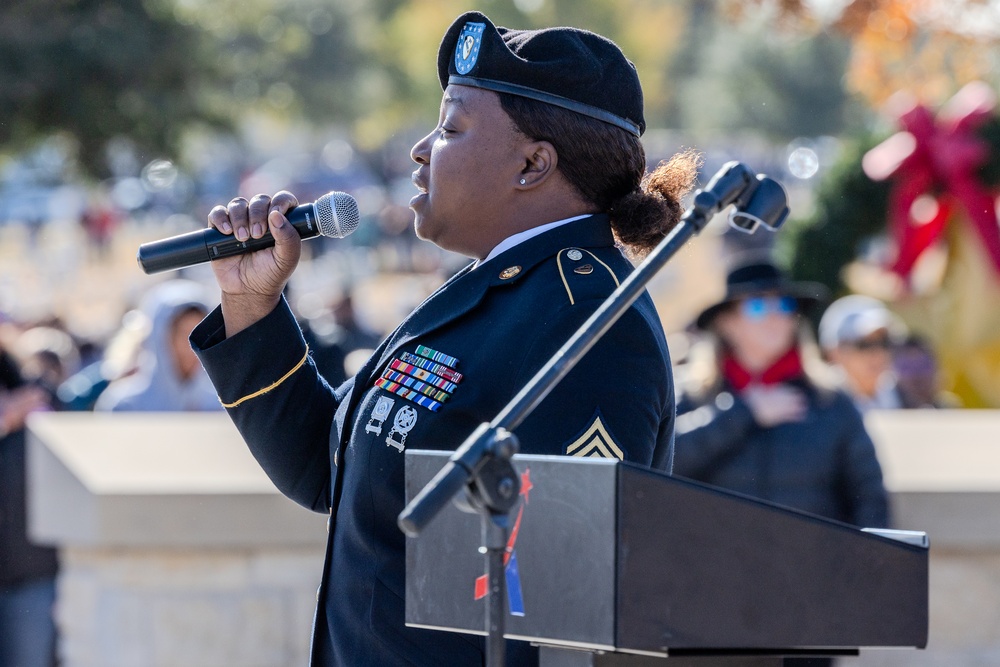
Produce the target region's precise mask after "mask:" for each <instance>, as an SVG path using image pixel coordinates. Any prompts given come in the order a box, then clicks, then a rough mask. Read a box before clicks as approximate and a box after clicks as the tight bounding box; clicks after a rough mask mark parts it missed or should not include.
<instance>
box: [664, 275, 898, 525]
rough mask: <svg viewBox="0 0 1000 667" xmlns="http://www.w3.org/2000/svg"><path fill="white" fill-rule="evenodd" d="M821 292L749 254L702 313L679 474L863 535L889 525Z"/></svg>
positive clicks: (681, 415) (681, 409)
mask: <svg viewBox="0 0 1000 667" xmlns="http://www.w3.org/2000/svg"><path fill="white" fill-rule="evenodd" d="M824 292H825V290H824V289H823V287H822V286H820V285H816V284H811V283H801V282H793V281H790V280H789V279H788V278H787V277H786V276H785V275H784V274H783V273H782V272H781V271H780V270H779V269H778V268H777V267H776V266H775V265H774V264H773V263H772V262H770V261H768V260H766V259H761V258H760V257H750V258H747V257H744V258H743V259H742V261H739V262H738V263H737V264H736V265H735V266H734V267H733V268H732V269H731V270H730V272H729V274H728V276H727V280H726V296H725V298H724V299H722V301H720V302H719V303H717V304H715V305H713V306H711V307H710V308H707V309H706V310H705V311H704V312H702V313H701V315H699V317H698V318H697V321H696V326H697V327H698V328H699V329H701V330H702V331H704V332H705V334H706V336H705V338H706V340H705V343H704V346H705V348H706V349H708V350H709V354H708V355H707V358H705V359H702V360H701V361H700V362H699V360H698V359H697V357H698V355H697V354H693V355H692V361H690V362H689V363H688V364H687V368H686V369H685V370H686V372H687V376H686V377H685V376H684V372H685V371H679V375H680V378H679V379H680V383H679V384H680V385H681V387H682V388H683V394H682V397H681V400H680V403H679V405H678V418H677V430H676V444H675V452H674V470H673V471H674V474H675V475H679V476H683V477H687V478H690V479H694V480H697V481H700V482H704V483H707V484H711V485H714V486H719V487H722V488H725V489H729V490H732V491H738V492H741V493H745V494H748V495H751V496H755V497H757V498H762V499H764V500H769V501H772V502H776V503H779V504H781V505H785V506H788V507H793V508H796V509H799V510H804V511H806V512H810V513H813V514H817V515H819V516H823V517H827V518H830V519H835V520H838V521H843V522H845V523H849V524H852V525H856V526H864V527H885V526H887V525H888V524H889V507H888V499H887V494H886V491H885V487H884V485H883V482H882V471H881V467H880V466H879V463H878V460H877V458H876V456H875V448H874V446H873V444H872V441H871V439H870V438H869V436H868V434H867V432H866V431H865V427H864V422H863V421H862V419H861V415H860V414H859V412H858V410H857V409H856V408H855V406H854V404H853V402H852V401H851V399H850V398H849V397H848V396H847V395H846V394H845V393H844V392H843V391H841V390H839V389H837V388H836V384H835V382H834V381H833V380H832V376H831V375H830V373H829V369H828V368H827V367H826V366H825V365H824V364H823V363H822V362H821V361H820V358H819V353H818V351H817V350H816V345H815V343H814V342H813V341H812V339H811V337H810V333H809V331H808V329H807V327H806V326H805V325H804V323H803V318H802V314H803V313H804V312H805V311H806V310H807V309H808V308H810V307H811V306H813V305H814V304H816V303H817V302H818V301H819V300H820V299H821V298H822V297H823V296H824Z"/></svg>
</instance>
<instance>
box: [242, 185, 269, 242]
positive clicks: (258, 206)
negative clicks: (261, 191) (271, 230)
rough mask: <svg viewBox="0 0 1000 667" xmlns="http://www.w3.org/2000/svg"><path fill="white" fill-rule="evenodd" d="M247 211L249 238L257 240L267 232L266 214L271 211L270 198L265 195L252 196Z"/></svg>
mask: <svg viewBox="0 0 1000 667" xmlns="http://www.w3.org/2000/svg"><path fill="white" fill-rule="evenodd" d="M247 209H248V210H247V213H248V218H249V222H250V236H252V237H254V238H255V239H259V238H260V237H261V236H263V235H264V232H266V231H267V213H268V211H269V210H270V209H271V198H270V197H268V196H267V195H254V196H253V197H252V198H251V199H250V203H249V205H248V207H247Z"/></svg>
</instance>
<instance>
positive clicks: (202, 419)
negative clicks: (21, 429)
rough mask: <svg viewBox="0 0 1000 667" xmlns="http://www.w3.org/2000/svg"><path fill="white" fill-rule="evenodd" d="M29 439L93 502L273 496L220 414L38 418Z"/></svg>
mask: <svg viewBox="0 0 1000 667" xmlns="http://www.w3.org/2000/svg"><path fill="white" fill-rule="evenodd" d="M28 430H29V433H30V437H32V438H34V439H35V440H38V441H40V442H41V443H42V444H43V445H44V446H45V447H46V448H47V449H49V450H50V451H51V452H52V454H53V455H54V456H56V457H57V458H58V459H59V460H60V461H61V462H62V464H63V465H64V466H65V467H66V468H67V469H68V470H69V471H70V472H71V473H72V474H73V475H74V476H75V477H76V478H77V479H78V480H80V482H81V483H82V484H83V485H84V486H86V487H87V488H88V489H90V490H91V491H92V492H94V493H101V494H172V493H177V494H220V493H222V494H232V493H237V494H239V493H247V494H277V493H278V491H277V490H276V489H275V488H274V485H272V484H271V482H270V480H268V479H267V477H266V476H265V474H264V472H263V471H262V470H261V469H260V466H259V465H258V464H257V462H256V461H255V460H254V459H253V456H252V455H251V454H250V452H249V451H248V450H247V447H246V445H245V444H244V443H243V440H242V438H241V437H240V434H239V432H238V431H237V430H236V427H235V426H233V423H232V422H231V421H230V420H229V417H228V416H227V415H226V414H224V413H221V412H220V413H218V414H208V413H128V414H99V413H65V412H64V413H42V414H36V415H32V417H31V419H30V420H29V424H28Z"/></svg>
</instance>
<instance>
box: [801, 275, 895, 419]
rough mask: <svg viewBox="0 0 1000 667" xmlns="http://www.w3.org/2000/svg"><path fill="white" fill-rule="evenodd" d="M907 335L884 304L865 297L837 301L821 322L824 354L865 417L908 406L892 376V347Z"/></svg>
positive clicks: (855, 296) (820, 333)
mask: <svg viewBox="0 0 1000 667" xmlns="http://www.w3.org/2000/svg"><path fill="white" fill-rule="evenodd" d="M905 331H906V327H905V325H904V324H903V323H902V322H901V321H900V320H899V318H898V317H896V316H895V315H894V314H893V313H892V312H891V311H890V310H889V309H888V308H886V306H885V304H883V303H882V302H881V301H879V300H878V299H874V298H872V297H869V296H864V295H861V294H852V295H850V296H845V297H842V298H840V299H837V300H836V301H834V302H833V303H832V304H830V307H829V308H827V309H826V312H824V313H823V317H822V319H821V320H820V324H819V342H820V345H821V346H822V348H823V353H824V355H825V356H826V358H827V359H828V360H829V362H830V363H831V364H833V365H834V366H835V367H836V368H837V369H839V370H840V372H841V375H842V378H843V383H844V389H846V390H847V392H848V393H849V394H850V395H851V397H852V398H853V399H854V404H855V405H856V406H857V407H858V410H860V411H861V413H862V414H864V413H865V412H867V411H869V410H873V409H883V410H885V409H889V410H892V409H897V408H905V407H909V406H908V405H906V402H905V401H904V399H903V396H902V395H901V393H900V391H899V388H898V386H897V383H896V378H895V375H894V374H893V373H892V353H893V348H894V346H895V345H896V344H897V343H898V342H899V341H900V340H902V339H903V338H904V337H905Z"/></svg>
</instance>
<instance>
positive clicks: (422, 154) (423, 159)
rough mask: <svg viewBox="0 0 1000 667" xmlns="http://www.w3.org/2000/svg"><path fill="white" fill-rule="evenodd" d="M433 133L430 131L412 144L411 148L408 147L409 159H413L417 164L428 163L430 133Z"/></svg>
mask: <svg viewBox="0 0 1000 667" xmlns="http://www.w3.org/2000/svg"><path fill="white" fill-rule="evenodd" d="M433 134H434V133H433V132H430V133H428V134H427V136H425V137H424V138H423V139H421V140H420V141H418V142H417V143H415V144H413V148H411V149H410V159H411V160H413V161H414V162H416V163H417V164H424V165H426V164H430V156H431V150H430V146H431V135H433Z"/></svg>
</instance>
